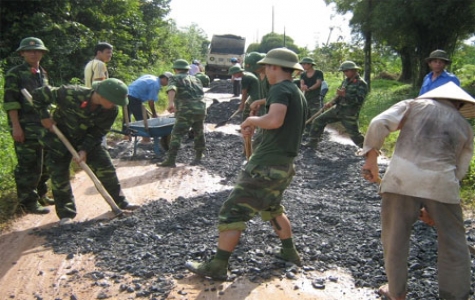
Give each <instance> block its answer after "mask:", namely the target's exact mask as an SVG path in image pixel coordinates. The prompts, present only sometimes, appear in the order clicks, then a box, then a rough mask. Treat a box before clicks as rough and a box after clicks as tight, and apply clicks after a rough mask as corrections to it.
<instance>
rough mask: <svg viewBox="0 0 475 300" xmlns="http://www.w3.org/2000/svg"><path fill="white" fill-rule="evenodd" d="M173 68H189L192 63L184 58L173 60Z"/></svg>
mask: <svg viewBox="0 0 475 300" xmlns="http://www.w3.org/2000/svg"><path fill="white" fill-rule="evenodd" d="M172 69H177V70H189V69H190V65H189V64H188V62H187V61H186V60H184V59H177V60H175V61H174V62H173V66H172Z"/></svg>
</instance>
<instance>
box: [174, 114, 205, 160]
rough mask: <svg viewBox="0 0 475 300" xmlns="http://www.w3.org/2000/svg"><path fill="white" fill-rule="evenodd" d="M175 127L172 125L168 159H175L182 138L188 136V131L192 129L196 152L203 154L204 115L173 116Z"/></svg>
mask: <svg viewBox="0 0 475 300" xmlns="http://www.w3.org/2000/svg"><path fill="white" fill-rule="evenodd" d="M175 118H176V120H175V125H173V129H172V133H171V139H170V146H169V149H168V155H169V157H176V155H177V153H178V149H180V145H181V141H182V140H183V137H185V136H187V135H188V131H189V130H190V127H191V129H193V132H194V138H193V139H194V144H195V151H196V152H201V153H202V152H203V151H204V150H205V149H206V141H205V134H204V120H205V114H186V113H179V114H177V113H176V114H175Z"/></svg>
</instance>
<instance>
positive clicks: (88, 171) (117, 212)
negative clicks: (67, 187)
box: [21, 89, 123, 215]
mask: <svg viewBox="0 0 475 300" xmlns="http://www.w3.org/2000/svg"><path fill="white" fill-rule="evenodd" d="M21 93H22V94H23V95H24V96H25V98H26V99H27V100H28V101H29V102H30V103H33V98H32V97H31V95H30V93H29V92H28V91H27V90H26V89H22V90H21ZM52 129H53V132H54V133H55V134H56V135H57V136H58V138H59V139H60V140H61V142H63V144H64V146H66V148H67V149H68V150H69V152H70V153H71V155H72V156H73V157H74V158H75V159H76V160H78V161H79V154H78V153H77V151H76V149H74V147H73V146H72V145H71V143H70V142H69V141H68V139H67V138H66V137H65V136H64V134H63V133H62V132H61V130H59V129H58V127H56V125H55V124H53V126H52ZM79 166H80V167H81V168H82V169H83V170H84V171H85V172H86V174H87V175H89V177H90V178H91V180H92V181H93V182H94V185H95V186H96V189H97V191H98V192H99V193H100V194H101V195H102V197H103V198H104V199H105V200H106V202H107V204H109V206H110V207H111V209H112V211H113V212H114V214H115V215H121V214H122V213H123V211H122V210H121V209H120V208H119V207H118V206H117V204H116V203H115V202H114V200H113V199H112V197H111V196H110V195H109V193H108V192H107V191H106V189H105V188H104V186H103V185H102V183H101V182H100V181H99V179H98V178H97V176H96V175H95V174H94V172H92V170H91V169H90V168H89V166H88V165H87V164H86V163H85V162H84V161H81V162H79Z"/></svg>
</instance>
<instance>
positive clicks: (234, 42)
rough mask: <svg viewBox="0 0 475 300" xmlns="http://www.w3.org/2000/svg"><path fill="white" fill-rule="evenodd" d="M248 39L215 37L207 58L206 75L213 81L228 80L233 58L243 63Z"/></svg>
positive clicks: (227, 36) (226, 35)
mask: <svg viewBox="0 0 475 300" xmlns="http://www.w3.org/2000/svg"><path fill="white" fill-rule="evenodd" d="M245 45H246V38H243V37H240V36H237V35H233V34H224V35H216V34H215V35H213V37H212V39H211V44H210V46H209V50H208V55H207V57H206V66H205V73H206V75H208V76H209V78H210V79H211V80H214V79H215V78H220V79H227V78H231V76H230V75H228V69H229V68H230V67H231V66H232V64H231V58H233V57H235V58H237V59H239V61H240V62H241V63H242V62H243V60H244V52H245V51H244V47H245Z"/></svg>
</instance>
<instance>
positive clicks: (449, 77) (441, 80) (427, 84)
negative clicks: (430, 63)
mask: <svg viewBox="0 0 475 300" xmlns="http://www.w3.org/2000/svg"><path fill="white" fill-rule="evenodd" d="M433 73H434V72H430V73H429V74H427V75H426V76H425V77H424V80H423V81H422V87H421V91H420V92H419V96H420V95H422V94H425V93H427V92H428V91H431V90H433V89H435V88H436V87H439V86H441V85H444V84H446V83H447V82H449V81H452V82H453V83H455V84H456V85H458V86H460V80H459V79H458V78H457V76H455V75H454V74H452V73H449V72H447V71H446V70H444V71H443V72H442V74H440V75H439V77H437V78H436V79H435V80H434V81H432V74H433Z"/></svg>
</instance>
